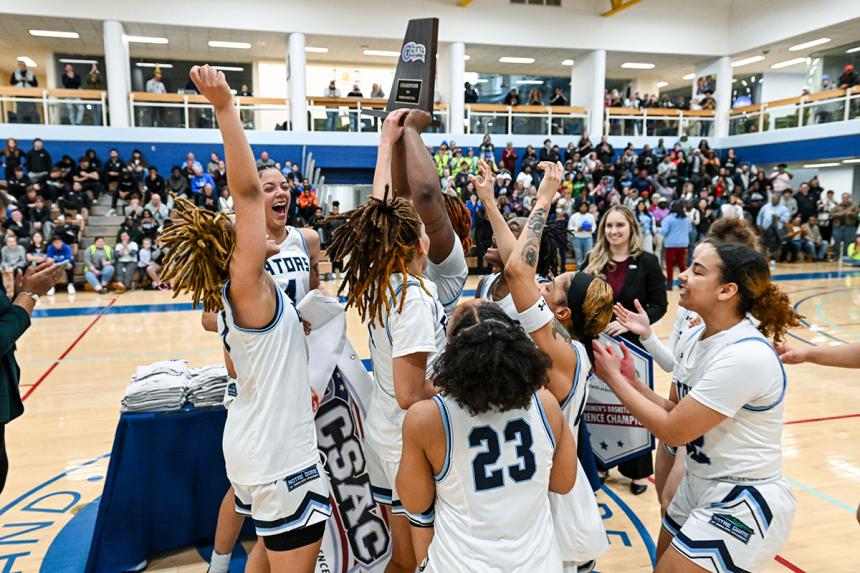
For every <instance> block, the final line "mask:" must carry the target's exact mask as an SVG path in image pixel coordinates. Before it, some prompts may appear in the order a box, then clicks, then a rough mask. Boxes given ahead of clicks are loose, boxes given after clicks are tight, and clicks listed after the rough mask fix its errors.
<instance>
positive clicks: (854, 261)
mask: <svg viewBox="0 0 860 573" xmlns="http://www.w3.org/2000/svg"><path fill="white" fill-rule="evenodd" d="M842 262H843V263H845V264H846V265H850V266H852V267H860V233H858V234H857V235H856V236H855V237H854V242H853V243H851V244H850V245H848V256H847V257H842Z"/></svg>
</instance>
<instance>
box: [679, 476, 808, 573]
mask: <svg viewBox="0 0 860 573" xmlns="http://www.w3.org/2000/svg"><path fill="white" fill-rule="evenodd" d="M796 508H797V502H796V501H795V499H794V495H793V494H792V493H791V488H790V487H789V485H788V483H787V482H786V481H785V480H784V479H782V478H780V479H778V480H774V481H769V482H765V483H762V482H751V483H729V482H720V481H714V480H707V479H702V478H697V477H695V476H692V475H690V474H687V475H685V476H684V479H683V481H682V482H681V485H680V486H679V487H678V493H676V494H675V498H674V499H673V500H672V503H671V504H670V505H669V510H668V511H667V513H666V516H665V517H664V518H663V528H664V529H665V530H666V531H667V532H668V533H670V534H671V535H672V536H673V537H674V539H673V540H672V546H673V547H674V548H675V549H676V550H677V551H679V552H680V553H681V554H682V555H683V556H685V557H686V558H687V559H689V560H690V561H692V562H693V563H695V564H696V565H698V566H699V567H702V568H703V569H705V570H707V571H711V572H713V573H741V572H750V573H756V572H758V571H764V569H765V568H766V567H767V566H768V565H769V564H770V562H771V561H773V558H774V557H776V554H777V552H778V551H779V549H780V548H781V547H782V546H783V545H784V544H785V542H786V541H787V540H788V536H789V533H790V532H791V524H792V522H793V521H794V512H795V509H796Z"/></svg>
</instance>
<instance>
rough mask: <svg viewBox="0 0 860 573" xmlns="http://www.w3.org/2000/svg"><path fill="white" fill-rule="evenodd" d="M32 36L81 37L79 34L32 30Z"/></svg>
mask: <svg viewBox="0 0 860 573" xmlns="http://www.w3.org/2000/svg"><path fill="white" fill-rule="evenodd" d="M30 35H31V36H41V37H43V38H73V39H78V38H80V37H81V35H80V34H78V33H77V32H57V31H55V30H30Z"/></svg>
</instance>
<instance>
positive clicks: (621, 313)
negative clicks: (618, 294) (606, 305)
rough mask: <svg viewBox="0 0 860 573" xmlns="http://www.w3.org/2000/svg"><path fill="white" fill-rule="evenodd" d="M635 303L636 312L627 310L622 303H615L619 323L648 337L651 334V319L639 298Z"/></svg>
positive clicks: (634, 332) (635, 332)
mask: <svg viewBox="0 0 860 573" xmlns="http://www.w3.org/2000/svg"><path fill="white" fill-rule="evenodd" d="M633 304H634V305H635V306H636V312H632V311H629V310H627V309H626V308H624V307H623V306H621V304H620V303H615V307H614V311H615V317H616V318H617V319H618V320H617V323H618V324H619V325H620V326H622V327H623V328H626V329H627V330H628V331H630V332H632V333H633V334H636V335H638V336H639V337H640V338H643V339H644V338H648V337H649V336H651V321H650V319H649V318H648V314H647V313H646V312H645V309H644V308H642V305H641V304H640V303H639V299H638V298H637V299H635V300H634V301H633ZM607 330H608V329H607Z"/></svg>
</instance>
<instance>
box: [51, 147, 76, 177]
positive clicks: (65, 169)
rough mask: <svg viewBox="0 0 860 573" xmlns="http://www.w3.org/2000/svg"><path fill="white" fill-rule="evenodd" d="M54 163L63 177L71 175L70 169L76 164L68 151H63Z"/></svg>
mask: <svg viewBox="0 0 860 573" xmlns="http://www.w3.org/2000/svg"><path fill="white" fill-rule="evenodd" d="M56 165H57V166H58V167H59V168H60V171H62V173H63V177H67V178H68V177H71V175H72V171H73V170H74V168H75V167H77V165H75V160H74V159H72V156H71V155H69V154H68V153H64V154H63V156H62V157H61V158H60V160H59V161H57V163H56Z"/></svg>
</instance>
